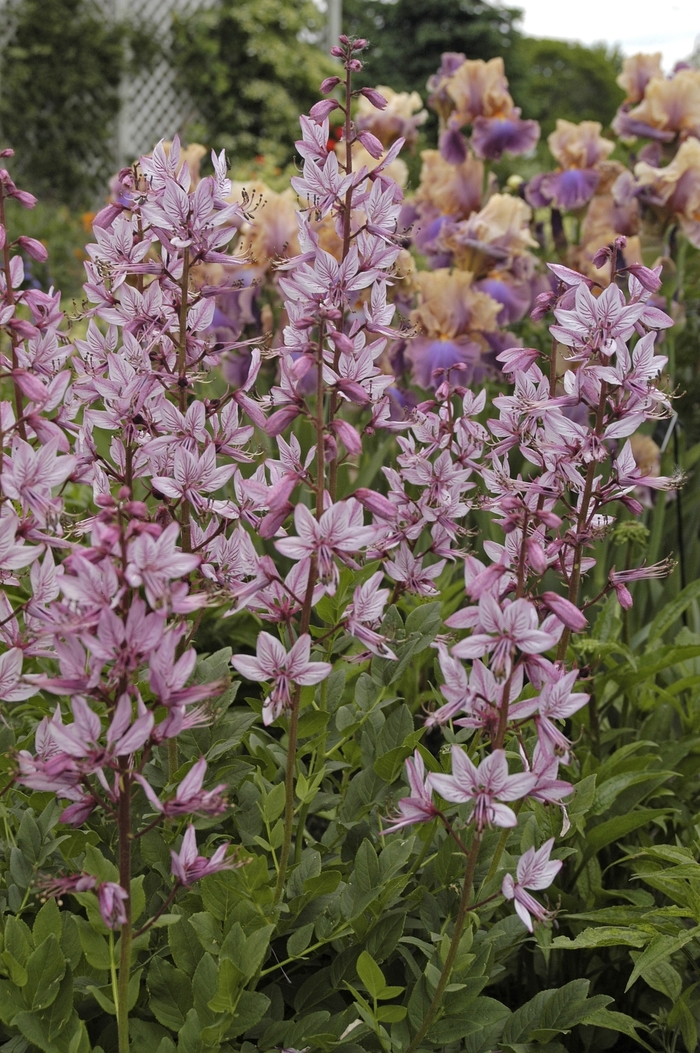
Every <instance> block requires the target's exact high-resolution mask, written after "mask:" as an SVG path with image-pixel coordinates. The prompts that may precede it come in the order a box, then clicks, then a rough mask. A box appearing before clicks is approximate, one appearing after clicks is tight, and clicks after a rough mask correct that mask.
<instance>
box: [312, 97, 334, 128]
mask: <svg viewBox="0 0 700 1053" xmlns="http://www.w3.org/2000/svg"><path fill="white" fill-rule="evenodd" d="M339 106H340V103H338V102H336V100H335V99H321V101H320V102H317V103H315V104H314V105H313V106H312V107H311V109H310V110H309V117H310V118H311V120H312V121H315V122H316V124H323V122H324V121H325V120H326V118H327V117H328V115H329V114H330V113H333V110H337V109H338V107H339Z"/></svg>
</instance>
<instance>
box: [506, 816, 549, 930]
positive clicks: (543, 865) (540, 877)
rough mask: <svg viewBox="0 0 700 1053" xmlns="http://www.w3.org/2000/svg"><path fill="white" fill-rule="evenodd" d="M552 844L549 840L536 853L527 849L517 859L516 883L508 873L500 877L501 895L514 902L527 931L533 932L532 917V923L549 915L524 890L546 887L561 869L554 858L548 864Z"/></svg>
mask: <svg viewBox="0 0 700 1053" xmlns="http://www.w3.org/2000/svg"><path fill="white" fill-rule="evenodd" d="M553 845H554V838H553V837H550V839H549V841H546V842H545V843H544V844H543V845H542V847H541V848H538V849H537V851H535V849H534V848H528V850H527V852H525V853H524V854H523V855H522V856H521V857H520V859H519V860H518V866H517V869H516V881H513V878H512V877H511V875H510V874H506V876H505V877H504V878H503V885H502V887H501V892H502V893H503V895H504V896H505V897H506V899H512V900H514V901H515V910H516V913H517V915H518V917H519V918H520V920H521V921H522V923H523V925H525V926H526V927H527V928H528V929H529V930H530V932H532V922H533V918H534V920H535V921H544V920H545V919H546V918H548V917H550V912H549V911H547V910H545V909H544V907H543V906H542V905H541V904H540V903H538V902H537V900H536V899H534V898H533V897H532V896H531V895H530V894H529V893H528V892H526V891H525V890H526V889H528V888H530V889H537V890H539V889H543V888H549V886H550V885H551V884H552V882H553V881H554V878H555V877H556V876H557V874H558V873H559V871H560V870H561V867H562V861H561V860H560V859H555V860H553V861H550V858H549V854H550V852H551V851H552V846H553Z"/></svg>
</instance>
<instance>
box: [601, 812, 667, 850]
mask: <svg viewBox="0 0 700 1053" xmlns="http://www.w3.org/2000/svg"><path fill="white" fill-rule="evenodd" d="M669 811H670V809H669V808H639V809H637V811H636V812H630V813H629V815H616V816H615V818H614V819H607V820H606V821H605V822H604V823H599V825H598V826H594V827H589V828H587V829H586V841H587V842H588V845H589V847H590V848H591V849H592V850H593V851H594V852H599V851H600V850H601V848H605V847H606V845H610V844H612V842H613V841H619V840H620V838H622V837H625V835H626V834H630V833H632V831H633V830H638V829H639V827H640V826H647V825H648V824H649V823H651V822H652V821H653V820H654V819H659V818H660V817H661V816H662V815H668V813H669Z"/></svg>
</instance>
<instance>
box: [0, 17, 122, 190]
mask: <svg viewBox="0 0 700 1053" xmlns="http://www.w3.org/2000/svg"><path fill="white" fill-rule="evenodd" d="M4 18H5V20H6V23H7V24H8V25H9V26H11V27H12V29H11V31H10V32H9V34H8V36H7V37H6V40H5V43H4V46H3V49H2V54H1V55H0V67H1V68H2V78H1V83H0V135H1V137H2V145H3V146H11V147H13V148H14V149H15V150H16V152H17V157H16V159H15V163H14V170H15V171H17V172H18V174H19V175H20V176H21V178H22V180H23V182H24V184H25V185H26V186H28V187H29V188H30V189H31V190H33V191H34V192H35V193H37V194H41V195H44V196H47V197H50V198H53V199H54V200H59V201H62V202H64V203H66V204H69V205H81V204H86V203H89V201H90V200H91V197H92V195H93V194H94V193H95V191H96V190H97V189H98V188H99V187H103V186H104V185H105V183H106V180H107V177H108V176H109V174H110V172H111V171H112V169H113V156H112V154H113V135H114V126H113V121H114V118H115V117H116V115H117V113H118V110H119V81H120V78H121V75H122V70H123V68H124V62H125V58H124V30H123V28H122V27H120V26H119V25H117V24H116V23H110V22H108V21H105V20H104V19H103V18H100V17H99V16H98V15H97V13H96V12H95V11H94V9H91V7H90V5H88V3H87V2H86V0H12V2H10V3H9V4H8V5H7V7H6V8H5V11H4Z"/></svg>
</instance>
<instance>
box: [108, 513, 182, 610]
mask: <svg viewBox="0 0 700 1053" xmlns="http://www.w3.org/2000/svg"><path fill="white" fill-rule="evenodd" d="M179 533H180V527H179V524H177V523H170V525H169V526H167V527H166V528H165V530H164V531H163V532H162V534H160V536H159V537H157V538H154V537H152V536H151V535H150V534H145V533H144V534H139V536H138V537H137V538H136V539H135V540H134V541H132V543H131V544H130V546H129V562H128V565H127V568H126V580H127V581H128V583H129V585H131V586H132V587H133V588H136V587H138V586H139V585H143V586H144V588H145V590H146V599H147V600H148V602H149V603H150V605H151V607H154V608H156V607H159V606H160V605H161V602H162V601H163V600H165V599H166V598H167V596H168V594H169V585H170V582H171V581H172V580H173V579H174V578H180V577H182V576H183V575H184V574H189V573H190V571H192V570H194V569H195V567H198V566H199V563H200V559H199V556H191V555H189V554H187V553H185V552H180V551H179V549H178V548H177V537H178V534H179Z"/></svg>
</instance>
